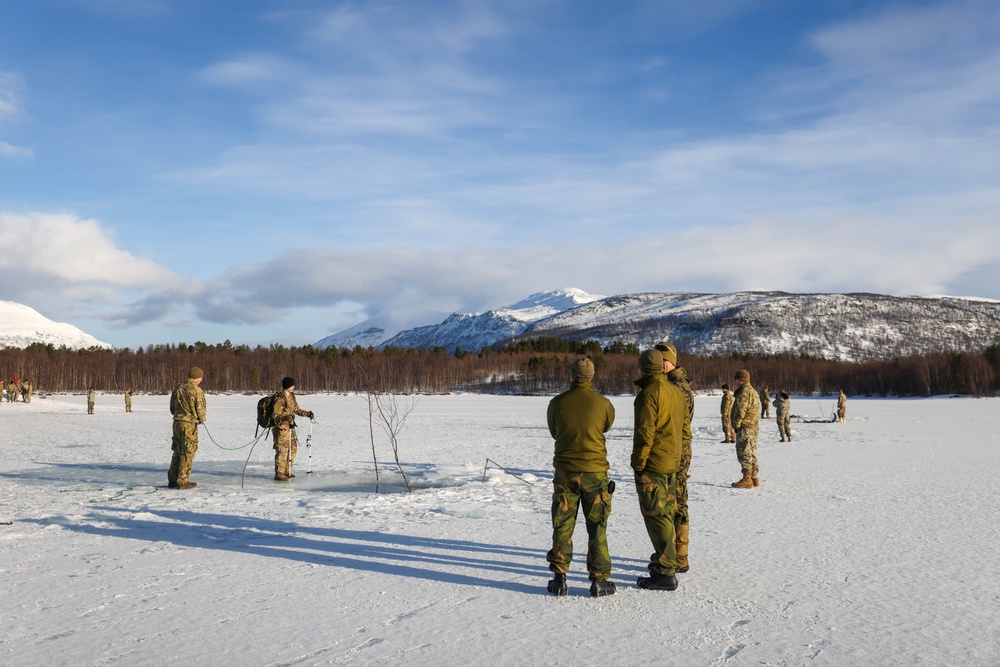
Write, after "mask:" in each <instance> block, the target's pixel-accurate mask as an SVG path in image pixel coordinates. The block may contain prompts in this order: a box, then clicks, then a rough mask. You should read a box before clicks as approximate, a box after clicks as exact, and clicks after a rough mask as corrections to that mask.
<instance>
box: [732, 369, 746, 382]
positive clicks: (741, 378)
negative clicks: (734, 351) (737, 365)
mask: <svg viewBox="0 0 1000 667" xmlns="http://www.w3.org/2000/svg"><path fill="white" fill-rule="evenodd" d="M733 379H734V380H736V382H738V383H739V384H750V371H748V370H746V369H745V368H744V369H740V370H738V371H736V375H734V376H733Z"/></svg>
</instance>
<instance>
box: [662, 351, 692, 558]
mask: <svg viewBox="0 0 1000 667" xmlns="http://www.w3.org/2000/svg"><path fill="white" fill-rule="evenodd" d="M656 349H657V350H658V351H659V352H660V356H662V357H663V372H664V373H666V374H667V380H668V381H669V382H671V383H672V384H674V385H676V386H677V388H678V389H680V390H681V392H682V393H683V394H684V403H685V405H686V406H687V412H686V414H685V416H684V428H683V429H682V430H681V464H680V468H679V469H678V470H677V494H676V495H677V511H676V512H675V513H674V551H675V553H676V555H677V572H687V571H688V570H689V569H690V567H689V564H688V542H689V540H690V528H689V527H690V525H691V522H690V520H689V517H688V485H687V481H688V478H689V477H690V476H691V475H690V474H689V472H688V471H689V470H690V469H691V441H692V440H693V439H694V438H693V437H692V435H691V420H692V419H693V418H694V392H693V391H691V382H690V380H689V379H688V376H687V371H685V370H684V369H683V368H681V367H679V366H678V365H677V348H676V347H674V346H673V345H672V344H670V343H667V342H662V343H657V344H656Z"/></svg>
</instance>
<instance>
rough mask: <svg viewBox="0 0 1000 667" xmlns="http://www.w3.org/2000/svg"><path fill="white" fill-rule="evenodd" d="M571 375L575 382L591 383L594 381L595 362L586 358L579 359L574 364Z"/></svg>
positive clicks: (570, 371)
mask: <svg viewBox="0 0 1000 667" xmlns="http://www.w3.org/2000/svg"><path fill="white" fill-rule="evenodd" d="M569 374H570V377H572V378H573V379H574V380H583V381H584V382H589V381H590V380H593V379H594V362H593V361H591V360H590V359H587V358H586V357H584V358H581V359H577V360H576V361H574V362H573V366H572V367H571V368H570V370H569Z"/></svg>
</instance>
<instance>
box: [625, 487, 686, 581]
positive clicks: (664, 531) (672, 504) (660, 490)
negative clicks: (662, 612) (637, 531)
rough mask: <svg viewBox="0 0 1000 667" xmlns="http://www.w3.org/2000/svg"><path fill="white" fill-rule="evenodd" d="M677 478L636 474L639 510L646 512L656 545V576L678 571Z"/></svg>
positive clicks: (652, 560) (643, 513)
mask: <svg viewBox="0 0 1000 667" xmlns="http://www.w3.org/2000/svg"><path fill="white" fill-rule="evenodd" d="M677 475H678V473H674V472H669V473H657V472H643V473H641V474H640V473H636V474H635V490H636V492H638V494H639V509H640V510H641V511H642V520H643V521H644V522H645V523H646V532H647V533H648V534H649V541H650V542H652V544H653V555H652V556H651V557H650V562H651V564H652V566H651V568H650V569H651V570H652V571H653V572H654V573H656V574H673V573H674V572H675V571H676V569H677V551H676V548H675V545H674V539H675V532H674V513H675V512H676V511H677V497H676V493H677Z"/></svg>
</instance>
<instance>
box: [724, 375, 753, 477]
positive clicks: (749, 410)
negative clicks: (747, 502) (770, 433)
mask: <svg viewBox="0 0 1000 667" xmlns="http://www.w3.org/2000/svg"><path fill="white" fill-rule="evenodd" d="M734 379H735V380H736V382H737V383H738V385H739V386H738V387H737V388H736V393H735V394H733V411H732V413H731V416H730V418H731V419H732V422H733V428H734V429H735V430H736V458H737V459H738V460H739V462H740V468H742V470H743V479H741V480H739V481H738V482H733V486H734V487H735V488H737V489H751V488H753V487H755V486H759V485H760V481H759V480H758V469H757V429H758V421H757V415H758V413H759V412H760V396H759V395H758V394H757V391H756V390H755V389H754V388H753V386H752V385H751V384H750V372H749V371H746V370H740V371H736V375H735V376H734Z"/></svg>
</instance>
